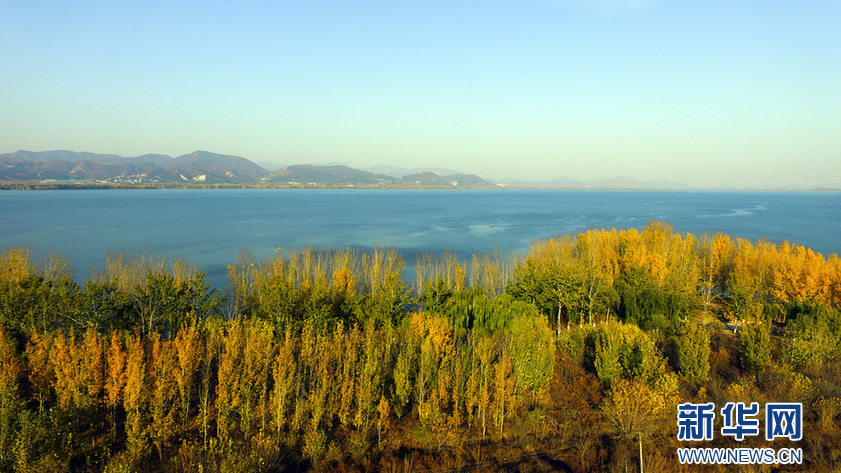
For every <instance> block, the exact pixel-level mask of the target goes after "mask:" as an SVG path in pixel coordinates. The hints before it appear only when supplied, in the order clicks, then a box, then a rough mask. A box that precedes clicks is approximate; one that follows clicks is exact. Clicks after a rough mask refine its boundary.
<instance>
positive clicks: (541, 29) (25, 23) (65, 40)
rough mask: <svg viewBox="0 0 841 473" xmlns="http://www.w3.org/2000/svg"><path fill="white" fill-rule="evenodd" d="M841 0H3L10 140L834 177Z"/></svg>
mask: <svg viewBox="0 0 841 473" xmlns="http://www.w3.org/2000/svg"><path fill="white" fill-rule="evenodd" d="M839 24H841V2H839V1H838V0H804V1H797V2H794V1H791V0H761V1H760V0H741V1H732V0H726V1H725V0H709V1H704V2H699V1H689V0H659V1H657V0H482V1H479V0H424V1H417V0H405V1H379V0H371V1H367V0H359V1H355V2H349V1H329V0H323V1H317V0H316V1H296V2H289V1H280V0H278V1H265V2H256V1H248V0H243V1H239V2H216V1H212V0H211V1H201V2H198V1H196V2H186V1H180V0H167V1H156V0H144V1H132V0H128V1H120V2H100V1H85V0H79V1H72V2H67V1H44V0H24V1H18V0H3V1H0V27H2V31H3V35H2V38H0V64H2V73H0V153H5V152H12V151H17V150H19V149H24V150H30V151H44V150H51V149H67V150H72V151H89V152H96V153H113V154H119V155H123V156H138V155H142V154H146V153H161V154H168V155H170V156H180V155H182V154H186V153H190V152H192V151H195V150H207V151H212V152H216V153H222V154H233V155H238V156H243V157H245V158H248V159H250V160H252V161H255V162H261V161H264V162H275V163H280V164H287V165H288V164H304V163H312V164H320V163H343V164H347V165H349V166H352V167H356V168H365V167H371V166H375V165H380V164H382V165H390V166H397V167H405V168H416V167H442V168H448V169H457V170H459V171H462V172H467V173H475V174H478V175H480V176H482V177H485V178H490V179H502V178H508V179H523V180H549V179H554V178H558V177H561V176H567V177H571V178H574V179H578V180H581V181H588V180H591V179H597V178H610V177H617V176H625V177H630V178H635V179H641V180H649V181H655V182H660V181H677V182H684V183H687V184H690V185H693V186H718V185H730V186H760V185H773V186H788V185H802V186H816V185H839V183H841V28H839V27H838V25H839Z"/></svg>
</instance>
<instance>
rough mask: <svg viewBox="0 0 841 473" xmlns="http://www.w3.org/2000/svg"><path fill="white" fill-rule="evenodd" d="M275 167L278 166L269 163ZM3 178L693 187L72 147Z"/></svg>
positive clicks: (29, 161) (21, 161) (36, 158)
mask: <svg viewBox="0 0 841 473" xmlns="http://www.w3.org/2000/svg"><path fill="white" fill-rule="evenodd" d="M267 167H270V168H269V169H267ZM0 181H5V182H9V181H12V182H15V181H17V182H44V181H47V182H59V183H94V184H129V185H137V184H166V185H180V184H236V185H258V186H259V185H275V186H293V187H403V188H490V187H498V186H502V187H532V188H555V189H688V188H689V186H688V185H686V184H682V183H675V182H660V183H656V182H650V181H640V180H636V179H630V178H626V177H616V178H610V179H596V180H593V181H589V182H586V183H585V182H581V181H578V180H575V179H572V178H569V177H558V178H556V179H553V180H547V181H514V180H504V181H501V182H500V183H498V182H499V181H493V182H491V181H488V180H486V179H483V178H481V177H479V176H476V175H475V174H462V173H459V172H458V171H453V170H448V169H441V168H415V169H407V168H399V167H394V166H382V165H381V166H374V167H372V168H367V169H366V170H361V169H354V168H352V167H349V166H346V165H343V164H329V165H319V166H316V165H311V164H298V165H290V166H285V167H282V168H281V167H279V166H275V165H271V164H266V166H260V165H258V164H255V163H254V162H252V161H249V160H248V159H245V158H243V157H240V156H230V155H223V154H216V153H211V152H208V151H195V152H193V153H189V154H185V155H183V156H179V157H177V158H173V157H170V156H167V155H163V154H144V155H142V156H134V157H122V156H117V155H114V154H97V153H88V152H76V151H67V150H52V151H23V150H21V151H16V152H14V153H6V154H0Z"/></svg>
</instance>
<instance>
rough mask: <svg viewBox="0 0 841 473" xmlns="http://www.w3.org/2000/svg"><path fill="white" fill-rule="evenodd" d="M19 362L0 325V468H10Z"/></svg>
mask: <svg viewBox="0 0 841 473" xmlns="http://www.w3.org/2000/svg"><path fill="white" fill-rule="evenodd" d="M19 373H20V363H19V361H18V359H17V357H16V356H15V354H14V349H13V347H12V344H11V343H10V342H9V340H8V338H7V334H6V331H5V330H4V329H3V327H2V326H0V468H2V469H3V470H7V469H8V470H11V468H9V467H10V465H11V462H12V460H13V459H14V458H13V456H14V444H15V438H16V437H17V436H16V432H17V429H16V424H17V419H18V412H19V411H20V409H21V407H23V402H22V399H21V398H20V393H19V382H18V375H19Z"/></svg>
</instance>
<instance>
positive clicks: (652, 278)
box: [0, 222, 841, 472]
mask: <svg viewBox="0 0 841 473" xmlns="http://www.w3.org/2000/svg"><path fill="white" fill-rule="evenodd" d="M67 267H68V266H67V264H66V261H64V262H63V260H61V259H60V258H58V257H57V256H51V257H50V258H49V259H48V260H46V261H44V262H36V261H34V258H33V256H32V254H31V253H30V252H29V251H27V250H22V249H8V250H5V251H4V252H3V253H2V254H0V471H109V472H110V471H301V470H309V469H312V470H344V471H357V470H359V471H416V470H417V471H423V470H460V469H461V470H468V471H471V470H480V471H486V470H491V471H493V470H498V471H502V470H506V471H507V470H524V471H557V470H561V471H635V469H636V468H638V465H639V458H638V457H639V453H638V447H639V442H640V438H641V439H642V441H641V442H642V447H643V449H644V452H645V453H644V455H643V461H644V463H645V464H646V465H647V467H646V471H673V470H678V469H680V468H681V467H680V465H679V464H678V463H677V458H676V456H675V448H677V447H678V446H679V445H678V442H677V441H676V437H675V431H676V423H675V414H676V406H677V405H678V404H680V403H683V402H714V403H716V404H717V405H719V404H720V405H724V403H726V402H729V401H756V402H777V401H788V402H802V403H803V405H804V420H805V421H806V423H807V427H806V428H805V429H804V432H805V433H804V440H803V441H802V442H801V444H800V446H801V447H802V448H803V449H804V458H805V461H806V462H807V465H805V466H806V467H808V469H810V470H812V471H834V470H837V469H838V468H839V467H841V442H838V441H837V440H836V439H837V438H838V435H837V434H838V433H839V432H841V407H839V406H841V363H839V355H841V349H839V346H841V313H839V307H840V305H841V261H839V258H838V257H837V255H831V256H829V257H828V258H827V257H824V256H822V255H820V254H818V253H815V252H813V251H811V250H809V249H807V248H803V247H800V246H797V245H793V244H790V243H787V242H782V243H780V244H774V243H771V242H768V241H755V242H752V241H747V240H744V239H731V238H730V237H728V236H726V235H721V234H719V235H712V236H709V235H702V236H700V237H698V236H694V235H690V234H683V235H681V234H677V233H675V232H674V231H673V230H672V229H671V228H670V227H669V226H668V225H666V224H664V223H662V222H652V223H651V224H649V225H648V226H647V227H645V228H644V229H640V230H637V229H629V230H622V231H619V230H590V231H587V232H584V233H581V234H578V235H572V236H565V237H561V238H557V239H551V240H546V241H536V242H534V243H533V244H532V246H531V248H530V250H529V251H528V253H527V254H524V255H508V256H502V255H500V254H496V253H494V254H489V255H473V256H472V257H471V258H470V259H465V260H461V259H459V257H458V255H456V254H454V253H452V252H446V253H443V254H440V255H436V254H431V253H427V254H422V255H420V256H419V257H418V261H417V262H416V263H415V264H414V266H413V268H414V274H415V279H414V280H413V281H411V283H407V282H406V281H404V279H403V278H404V274H405V269H406V263H405V261H403V259H402V257H401V256H400V254H399V253H397V252H396V251H395V250H393V249H388V248H375V249H373V250H372V251H368V252H365V251H361V250H356V249H348V248H346V249H315V248H304V249H298V250H289V251H283V250H278V251H277V252H275V253H273V254H271V255H268V256H266V257H264V258H263V259H261V260H256V259H255V258H254V257H253V256H251V255H250V254H249V253H247V252H245V251H244V252H241V253H240V255H239V256H238V258H237V262H236V263H235V264H232V265H231V266H229V268H228V280H229V287H227V288H226V291H225V293H224V294H223V293H222V292H221V291H220V290H218V289H214V288H211V287H209V286H208V285H207V284H206V283H205V282H204V275H203V274H201V273H200V272H199V271H197V270H196V269H195V268H192V267H191V266H190V265H188V264H186V263H185V262H183V261H180V260H175V261H167V260H166V259H163V258H161V259H155V258H153V257H147V256H146V255H145V254H143V255H141V256H140V257H137V258H132V257H129V256H126V255H109V256H108V259H107V261H106V266H105V268H104V269H103V270H102V271H101V272H100V273H99V274H97V276H96V277H95V278H93V279H91V280H88V281H87V282H86V284H85V285H84V286H81V285H78V284H76V283H75V282H74V281H73V279H71V278H70V275H69V273H68V272H67ZM723 442H724V441H719V444H722V445H724V443H723ZM748 443H750V442H748ZM716 445H718V444H716ZM750 445H753V444H750ZM725 446H727V445H725ZM730 446H732V445H730ZM683 470H684V471H687V470H688V468H686V467H683Z"/></svg>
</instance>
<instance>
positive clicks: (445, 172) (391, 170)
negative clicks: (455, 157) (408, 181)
mask: <svg viewBox="0 0 841 473" xmlns="http://www.w3.org/2000/svg"><path fill="white" fill-rule="evenodd" d="M363 169H364V170H365V171H369V172H375V173H378V174H385V175H387V176H391V177H405V176H408V175H411V174H420V173H424V172H431V173H433V174H437V175H439V176H452V175H455V174H461V173H460V172H459V171H455V170H452V169H444V168H435V167H426V168H412V169H409V168H401V167H395V166H385V165H382V164H380V165H377V166H372V167H369V168H363Z"/></svg>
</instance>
